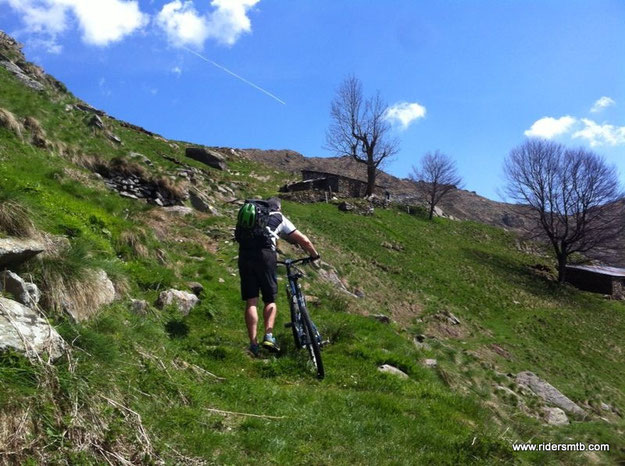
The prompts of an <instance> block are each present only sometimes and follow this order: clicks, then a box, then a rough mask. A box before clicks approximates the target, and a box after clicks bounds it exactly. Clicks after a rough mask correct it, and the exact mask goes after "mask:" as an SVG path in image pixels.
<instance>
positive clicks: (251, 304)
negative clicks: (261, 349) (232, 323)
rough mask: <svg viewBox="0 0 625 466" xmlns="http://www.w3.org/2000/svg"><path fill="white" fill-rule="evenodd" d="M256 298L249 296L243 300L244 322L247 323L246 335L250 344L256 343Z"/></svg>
mask: <svg viewBox="0 0 625 466" xmlns="http://www.w3.org/2000/svg"><path fill="white" fill-rule="evenodd" d="M257 304H258V298H250V299H248V300H247V301H246V302H245V324H246V325H247V336H248V337H249V338H250V344H252V345H256V344H258V340H257V336H256V326H257V325H258V312H257V310H256V305H257Z"/></svg>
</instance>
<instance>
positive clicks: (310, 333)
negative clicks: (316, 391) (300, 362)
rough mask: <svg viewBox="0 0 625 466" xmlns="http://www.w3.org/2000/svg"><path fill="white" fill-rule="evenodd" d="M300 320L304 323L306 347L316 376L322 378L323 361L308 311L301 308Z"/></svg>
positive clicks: (323, 373) (316, 334) (323, 374)
mask: <svg viewBox="0 0 625 466" xmlns="http://www.w3.org/2000/svg"><path fill="white" fill-rule="evenodd" d="M300 311H301V317H302V322H303V324H304V331H305V332H306V337H307V338H306V340H307V341H306V348H307V349H308V353H309V354H310V359H311V361H312V363H313V365H314V366H315V369H316V370H317V378H319V379H323V378H324V376H325V372H324V369H323V361H322V360H321V347H320V346H319V340H318V338H317V337H318V333H317V331H316V328H315V326H314V325H313V323H312V321H311V320H310V316H309V315H308V311H307V310H306V309H301V310H300Z"/></svg>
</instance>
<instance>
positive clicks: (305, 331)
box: [278, 258, 324, 379]
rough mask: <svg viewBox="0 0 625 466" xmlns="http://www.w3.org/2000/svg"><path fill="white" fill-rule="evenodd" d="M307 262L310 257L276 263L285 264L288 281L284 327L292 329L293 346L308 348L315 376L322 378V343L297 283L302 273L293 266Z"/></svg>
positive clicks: (310, 260)
mask: <svg viewBox="0 0 625 466" xmlns="http://www.w3.org/2000/svg"><path fill="white" fill-rule="evenodd" d="M309 262H312V259H311V258H304V259H296V260H291V259H287V260H285V261H278V264H280V265H284V266H286V271H287V280H288V283H287V285H286V289H287V296H288V298H289V306H290V308H291V309H290V310H291V322H289V323H288V324H286V327H290V328H291V329H292V331H293V338H294V340H295V346H296V347H297V348H298V349H299V348H307V349H308V352H309V354H310V358H311V360H312V362H313V364H314V366H315V368H316V370H317V376H318V378H320V379H322V378H323V377H324V369H323V363H322V361H321V346H322V344H323V343H322V341H321V335H319V331H318V330H317V327H316V326H315V324H314V323H313V322H312V320H311V319H310V316H309V314H308V310H307V308H306V299H305V297H304V294H303V293H302V291H301V288H300V286H299V283H298V280H299V279H300V278H301V277H303V275H304V274H303V273H302V272H300V271H299V270H298V269H297V267H295V264H306V263H309Z"/></svg>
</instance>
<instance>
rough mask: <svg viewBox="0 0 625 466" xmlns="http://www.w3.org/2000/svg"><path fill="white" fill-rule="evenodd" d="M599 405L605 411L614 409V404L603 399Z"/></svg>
mask: <svg viewBox="0 0 625 466" xmlns="http://www.w3.org/2000/svg"><path fill="white" fill-rule="evenodd" d="M599 407H600V408H601V409H602V410H603V411H612V406H610V405H609V404H607V403H604V402H603V401H602V402H601V403H600V404H599Z"/></svg>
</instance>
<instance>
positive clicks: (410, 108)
mask: <svg viewBox="0 0 625 466" xmlns="http://www.w3.org/2000/svg"><path fill="white" fill-rule="evenodd" d="M425 114H426V108H425V107H424V106H423V105H420V104H418V103H417V102H412V103H410V102H400V103H397V104H395V105H393V106H392V107H389V109H388V110H387V111H386V115H385V118H386V119H387V120H389V121H390V122H391V123H399V124H400V125H401V127H402V129H406V128H408V126H410V124H411V123H412V122H413V121H416V120H418V119H420V118H425Z"/></svg>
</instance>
